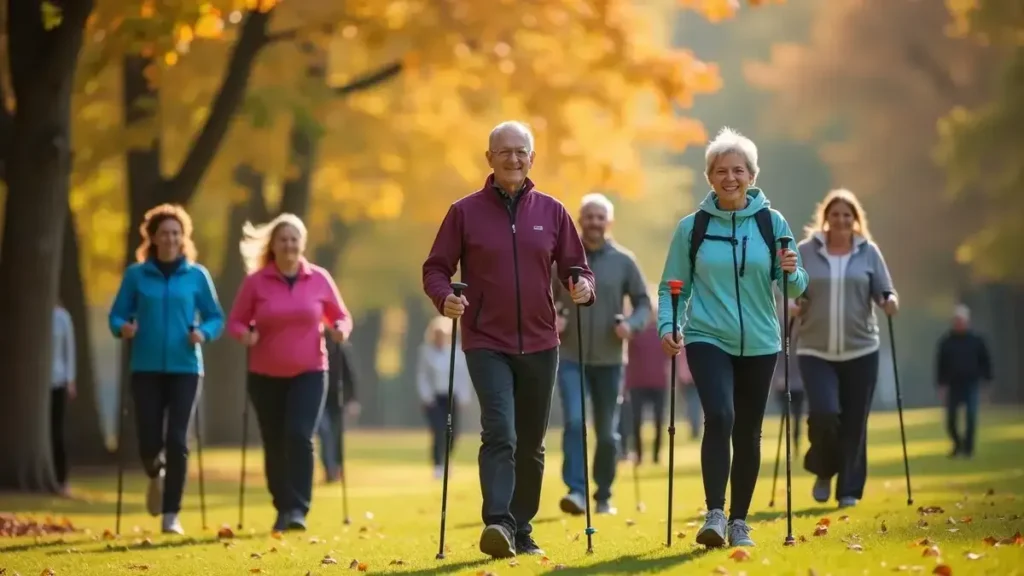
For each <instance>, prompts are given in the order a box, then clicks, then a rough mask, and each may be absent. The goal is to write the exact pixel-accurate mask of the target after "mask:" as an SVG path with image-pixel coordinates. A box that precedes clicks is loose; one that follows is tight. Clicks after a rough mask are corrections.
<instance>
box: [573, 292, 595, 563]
mask: <svg viewBox="0 0 1024 576" xmlns="http://www.w3.org/2000/svg"><path fill="white" fill-rule="evenodd" d="M576 281H577V282H578V281H579V278H578V277H577V278H576ZM581 316H582V310H580V307H579V305H577V306H576V344H577V346H576V348H577V350H578V353H579V356H578V358H579V362H580V363H579V366H580V410H581V412H582V414H581V418H580V421H581V423H582V429H583V498H584V502H585V503H586V505H585V506H584V509H585V511H586V513H587V529H586V530H585V532H586V533H587V553H588V554H590V553H593V551H594V528H593V526H591V524H590V462H589V461H590V455H589V454H588V453H587V389H586V383H585V382H586V376H585V375H584V365H583V320H582V317H581Z"/></svg>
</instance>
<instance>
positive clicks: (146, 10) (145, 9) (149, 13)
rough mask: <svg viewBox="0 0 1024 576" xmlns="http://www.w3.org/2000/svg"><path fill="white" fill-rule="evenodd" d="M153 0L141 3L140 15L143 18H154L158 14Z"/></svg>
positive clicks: (145, 0)
mask: <svg viewBox="0 0 1024 576" xmlns="http://www.w3.org/2000/svg"><path fill="white" fill-rule="evenodd" d="M155 4H156V3H155V2H154V1H153V0H143V1H142V2H141V3H139V16H140V17H141V18H152V17H153V16H154V15H155V14H156V6H155Z"/></svg>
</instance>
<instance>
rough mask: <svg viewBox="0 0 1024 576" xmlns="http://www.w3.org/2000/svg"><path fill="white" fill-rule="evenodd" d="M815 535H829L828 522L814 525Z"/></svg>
mask: <svg viewBox="0 0 1024 576" xmlns="http://www.w3.org/2000/svg"><path fill="white" fill-rule="evenodd" d="M814 535H815V536H827V535H828V524H818V525H817V526H815V527H814Z"/></svg>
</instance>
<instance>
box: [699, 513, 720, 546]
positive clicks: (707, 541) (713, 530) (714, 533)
mask: <svg viewBox="0 0 1024 576" xmlns="http://www.w3.org/2000/svg"><path fill="white" fill-rule="evenodd" d="M697 544H702V545H704V546H707V547H708V548H720V547H722V546H724V545H725V512H722V511H721V510H718V509H715V510H708V515H707V517H705V518H704V525H703V526H701V528H700V530H699V531H697Z"/></svg>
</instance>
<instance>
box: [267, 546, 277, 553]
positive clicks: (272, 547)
mask: <svg viewBox="0 0 1024 576" xmlns="http://www.w3.org/2000/svg"><path fill="white" fill-rule="evenodd" d="M267 552H269V553H271V554H273V553H275V552H277V546H271V547H270V550H267Z"/></svg>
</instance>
